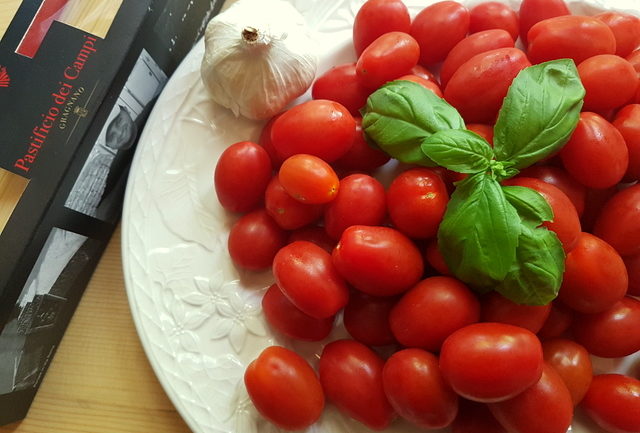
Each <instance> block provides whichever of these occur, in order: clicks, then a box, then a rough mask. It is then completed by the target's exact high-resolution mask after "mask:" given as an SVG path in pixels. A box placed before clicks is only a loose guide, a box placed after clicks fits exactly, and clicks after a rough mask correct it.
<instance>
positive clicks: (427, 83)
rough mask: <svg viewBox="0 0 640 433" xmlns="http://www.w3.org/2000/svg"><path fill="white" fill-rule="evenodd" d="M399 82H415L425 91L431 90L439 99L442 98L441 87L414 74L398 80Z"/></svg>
mask: <svg viewBox="0 0 640 433" xmlns="http://www.w3.org/2000/svg"><path fill="white" fill-rule="evenodd" d="M398 80H405V81H413V82H414V83H418V84H420V85H421V86H422V87H424V88H425V89H427V90H431V91H432V92H433V93H434V94H435V95H436V96H437V97H439V98H442V90H440V86H438V84H437V83H436V82H434V81H432V80H427V79H426V78H423V77H421V76H419V75H413V74H409V75H403V76H402V77H400V78H398Z"/></svg>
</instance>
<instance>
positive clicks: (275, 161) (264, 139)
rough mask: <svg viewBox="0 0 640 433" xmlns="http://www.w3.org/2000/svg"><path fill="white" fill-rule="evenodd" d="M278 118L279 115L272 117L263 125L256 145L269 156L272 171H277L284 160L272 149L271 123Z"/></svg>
mask: <svg viewBox="0 0 640 433" xmlns="http://www.w3.org/2000/svg"><path fill="white" fill-rule="evenodd" d="M278 117H280V114H278V115H275V116H273V117H272V118H271V119H269V121H268V122H267V123H265V125H264V126H263V127H262V131H260V138H259V139H258V144H260V146H262V147H264V150H266V151H267V153H268V154H269V158H270V159H271V166H272V167H273V169H275V170H277V169H278V168H280V164H282V161H284V158H283V157H281V156H280V155H278V152H276V149H275V147H273V141H271V128H273V123H274V122H275V121H276V119H277V118H278Z"/></svg>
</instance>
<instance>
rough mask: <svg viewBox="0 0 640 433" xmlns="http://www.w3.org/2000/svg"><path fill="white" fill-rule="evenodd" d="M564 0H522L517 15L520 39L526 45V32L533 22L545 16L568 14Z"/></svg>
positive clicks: (543, 18) (545, 17)
mask: <svg viewBox="0 0 640 433" xmlns="http://www.w3.org/2000/svg"><path fill="white" fill-rule="evenodd" d="M570 14H571V12H569V8H567V5H566V4H565V2H564V0H522V3H520V10H519V13H518V16H519V18H520V39H522V42H523V43H524V45H525V46H526V45H527V43H528V41H527V34H528V33H529V30H530V29H531V27H533V25H534V24H536V23H538V22H540V21H542V20H546V19H547V18H553V17H559V16H561V15H570Z"/></svg>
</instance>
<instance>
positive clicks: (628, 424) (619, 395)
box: [582, 374, 640, 433]
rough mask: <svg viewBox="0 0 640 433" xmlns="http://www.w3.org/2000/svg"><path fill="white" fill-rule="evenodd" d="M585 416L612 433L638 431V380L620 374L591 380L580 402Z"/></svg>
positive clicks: (639, 428) (602, 375) (639, 402)
mask: <svg viewBox="0 0 640 433" xmlns="http://www.w3.org/2000/svg"><path fill="white" fill-rule="evenodd" d="M582 407H583V408H584V410H585V411H586V412H587V414H588V415H589V416H590V417H591V418H592V419H593V420H594V421H595V422H596V423H597V424H598V425H599V426H600V427H602V428H603V429H605V430H606V431H609V432H612V433H633V432H638V431H640V380H637V379H634V378H632V377H629V376H624V375H622V374H599V375H597V376H594V378H593V382H591V386H590V387H589V391H588V392H587V395H585V396H584V399H583V400H582Z"/></svg>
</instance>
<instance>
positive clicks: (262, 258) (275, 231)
mask: <svg viewBox="0 0 640 433" xmlns="http://www.w3.org/2000/svg"><path fill="white" fill-rule="evenodd" d="M286 240H287V234H286V232H285V231H284V230H283V229H282V228H280V226H278V224H276V222H275V221H274V220H273V218H271V217H270V216H269V215H268V214H267V212H266V211H265V210H264V209H258V210H255V211H253V212H251V213H248V214H246V215H244V216H242V217H241V218H240V219H239V220H238V221H236V222H235V223H234V224H233V226H231V230H230V231H229V239H228V243H227V247H228V249H229V255H230V256H231V260H233V263H235V264H236V265H237V266H240V267H241V268H245V269H250V270H254V271H258V270H262V269H268V268H269V266H271V261H272V260H273V258H274V257H275V255H276V253H277V252H278V250H279V249H280V248H281V247H282V246H283V245H284V244H285V243H286Z"/></svg>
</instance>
